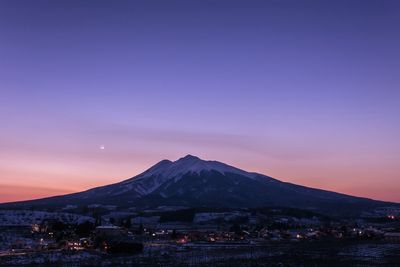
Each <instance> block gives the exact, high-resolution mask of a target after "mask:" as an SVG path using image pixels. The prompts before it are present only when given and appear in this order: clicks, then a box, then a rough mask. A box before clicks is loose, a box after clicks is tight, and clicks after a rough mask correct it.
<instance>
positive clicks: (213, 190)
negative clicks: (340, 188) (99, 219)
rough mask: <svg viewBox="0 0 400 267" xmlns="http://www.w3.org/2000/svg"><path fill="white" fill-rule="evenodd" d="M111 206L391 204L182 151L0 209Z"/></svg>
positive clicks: (357, 207) (343, 210)
mask: <svg viewBox="0 0 400 267" xmlns="http://www.w3.org/2000/svg"><path fill="white" fill-rule="evenodd" d="M92 204H99V205H115V206H117V207H119V208H129V207H136V208H139V209H149V208H154V207H158V206H186V207H224V208H253V207H275V206H277V207H291V208H301V209H309V210H313V211H318V212H322V213H329V214H360V213H361V212H363V211H371V210H373V209H375V208H378V207H386V206H393V205H395V206H398V204H395V203H388V202H382V201H376V200H372V199H367V198H360V197H354V196H349V195H344V194H340V193H335V192H330V191H325V190H320V189H314V188H309V187H305V186H300V185H295V184H291V183H286V182H282V181H279V180H277V179H274V178H271V177H268V176H265V175H262V174H258V173H251V172H246V171H244V170H241V169H238V168H235V167H232V166H229V165H227V164H224V163H221V162H218V161H205V160H202V159H200V158H198V157H195V156H191V155H187V156H185V157H183V158H180V159H178V160H176V161H170V160H162V161H160V162H159V163H157V164H156V165H154V166H153V167H151V168H150V169H148V170H147V171H145V172H143V173H141V174H139V175H137V176H136V177H133V178H130V179H128V180H125V181H122V182H119V183H115V184H111V185H107V186H102V187H97V188H93V189H90V190H87V191H84V192H80V193H74V194H69V195H64V196H57V197H51V198H44V199H38V200H31V201H23V202H15V203H5V204H2V205H0V207H1V208H32V207H35V208H44V207H52V208H57V207H58V208H62V207H65V206H68V205H79V206H83V205H92Z"/></svg>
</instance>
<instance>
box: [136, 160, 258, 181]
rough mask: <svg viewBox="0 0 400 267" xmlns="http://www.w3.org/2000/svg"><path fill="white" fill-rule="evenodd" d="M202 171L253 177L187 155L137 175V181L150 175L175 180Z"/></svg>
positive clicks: (222, 165)
mask: <svg viewBox="0 0 400 267" xmlns="http://www.w3.org/2000/svg"><path fill="white" fill-rule="evenodd" d="M202 171H217V172H220V173H222V174H224V173H237V174H241V175H245V176H248V177H253V176H254V174H252V173H248V172H245V171H243V170H240V169H238V168H235V167H232V166H229V165H227V164H224V163H221V162H218V161H210V160H202V159H200V158H199V157H196V156H192V155H187V156H185V157H182V158H180V159H178V160H176V161H170V160H163V161H160V162H159V163H157V164H156V165H154V166H153V167H151V168H150V169H148V170H147V171H145V172H144V173H142V174H141V175H139V176H140V177H138V178H137V179H140V178H142V177H143V178H144V177H147V176H152V175H162V176H164V177H167V178H176V177H177V176H181V175H183V174H186V173H196V174H200V173H201V172H202Z"/></svg>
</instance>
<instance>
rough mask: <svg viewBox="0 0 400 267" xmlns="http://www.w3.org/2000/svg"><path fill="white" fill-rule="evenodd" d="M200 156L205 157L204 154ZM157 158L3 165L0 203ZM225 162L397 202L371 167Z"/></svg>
mask: <svg viewBox="0 0 400 267" xmlns="http://www.w3.org/2000/svg"><path fill="white" fill-rule="evenodd" d="M178 157H179V156H178ZM178 157H175V158H174V157H169V159H171V160H175V159H177V158H178ZM165 158H168V157H165ZM202 158H203V159H206V158H207V157H202ZM161 159H163V158H158V159H154V160H152V159H151V157H149V158H146V157H143V158H141V159H138V160H136V161H135V162H136V163H135V164H130V161H126V162H123V161H122V160H119V161H118V160H114V161H112V162H111V163H110V164H108V165H107V164H104V165H102V164H100V163H96V162H92V163H91V164H87V165H86V166H85V165H82V164H79V163H78V162H73V163H72V162H71V163H69V164H71V165H70V166H74V165H76V167H75V168H72V167H69V165H62V164H61V165H60V164H59V165H52V167H50V166H49V167H48V168H46V167H45V166H42V165H40V164H35V161H32V165H30V166H27V165H25V167H24V168H23V169H21V168H20V169H18V170H17V169H12V168H8V169H6V168H3V169H2V170H1V171H0V176H1V177H8V179H7V182H6V183H5V182H3V184H2V185H0V202H13V201H21V200H30V199H36V198H43V197H49V196H55V195H62V194H68V193H74V192H80V191H84V190H87V189H90V188H93V187H97V186H103V185H107V184H111V183H116V182H120V181H122V180H125V179H128V178H130V177H132V176H135V175H137V174H139V173H141V172H143V171H145V170H146V169H147V168H150V167H151V166H152V165H153V164H155V163H157V162H158V161H159V160H161ZM212 159H213V158H212ZM221 161H224V160H221ZM270 162H274V161H270ZM226 163H228V164H230V165H233V166H236V167H238V168H241V169H244V170H247V171H253V172H258V173H262V174H265V175H268V176H271V177H274V178H276V179H279V180H282V181H285V182H291V183H295V184H300V185H304V186H308V187H314V188H319V189H324V190H330V191H335V192H339V193H344V194H349V195H355V196H360V197H368V198H373V199H378V200H386V201H393V202H400V198H399V196H398V190H397V188H396V187H392V188H391V187H389V186H387V185H385V184H382V183H381V180H380V179H377V177H376V175H377V174H378V173H379V168H377V169H376V170H375V171H373V169H372V168H370V169H369V170H368V171H367V170H359V169H358V170H354V169H352V168H350V167H349V166H347V167H346V166H343V165H342V167H341V168H340V169H339V168H330V167H329V166H328V165H325V164H323V163H320V164H319V165H314V167H313V169H312V167H311V166H307V164H304V163H303V164H299V163H296V164H295V163H292V166H291V168H287V167H286V165H285V162H282V161H275V162H274V164H270V166H265V165H264V164H263V163H262V162H261V161H257V160H256V159H254V158H253V159H252V158H246V160H244V161H243V160H238V159H235V158H233V159H231V160H227V161H226ZM336 163H337V162H336ZM337 164H339V163H337ZM311 165H312V164H311ZM3 167H4V166H3ZM370 167H371V166H370ZM93 170H95V171H93ZM380 174H381V173H380ZM385 175H386V179H389V178H390V177H392V179H395V174H394V173H390V172H387V173H386V174H385ZM21 177H24V179H20V178H21ZM90 177H91V178H90ZM360 177H362V179H361V178H360ZM362 180H364V181H369V183H361V182H360V181H362Z"/></svg>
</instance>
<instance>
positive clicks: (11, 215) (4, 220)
mask: <svg viewBox="0 0 400 267" xmlns="http://www.w3.org/2000/svg"><path fill="white" fill-rule="evenodd" d="M52 219H57V220H59V221H62V222H64V223H66V224H79V223H82V222H85V221H90V222H94V219H93V218H92V217H88V216H82V215H78V214H73V213H66V212H46V211H31V210H0V226H4V225H32V224H39V223H41V222H43V221H44V220H52Z"/></svg>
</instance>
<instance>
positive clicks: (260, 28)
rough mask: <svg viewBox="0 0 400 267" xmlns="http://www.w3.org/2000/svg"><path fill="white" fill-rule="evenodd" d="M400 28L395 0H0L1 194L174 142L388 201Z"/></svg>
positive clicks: (123, 167) (46, 189) (81, 180)
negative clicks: (102, 146)
mask: <svg viewBox="0 0 400 267" xmlns="http://www.w3.org/2000/svg"><path fill="white" fill-rule="evenodd" d="M399 29H400V1H397V0H392V1H390V0H379V1H378V0H375V1H368V0H359V1H352V0H346V1H322V0H321V1H306V0H304V1H302V0H293V1H286V0H270V1H244V0H243V1H232V0H231V1H222V0H219V1H211V0H204V1H94V0H93V1H71V0H69V1H28V0H27V1H22V0H16V1H11V0H2V1H0V121H1V127H0V202H1V201H10V200H17V199H26V198H31V197H38V196H47V195H53V194H59V193H67V192H73V191H79V190H83V189H86V188H89V187H92V186H97V185H102V184H107V183H111V182H116V181H119V180H122V179H124V178H128V177H131V176H134V175H136V174H138V173H139V172H141V171H143V170H145V169H146V168H147V167H149V166H150V165H152V164H154V163H156V162H158V161H159V160H162V159H164V158H169V159H171V160H174V159H177V158H179V157H182V156H184V155H186V154H193V155H197V156H200V157H202V158H205V159H216V160H219V161H223V162H226V163H228V164H232V165H235V166H237V167H240V168H243V169H246V170H249V171H257V172H261V173H264V174H267V175H271V176H274V177H276V178H278V179H281V180H284V181H290V182H294V183H299V184H304V185H308V186H314V187H319V188H325V189H330V190H336V191H340V192H344V193H349V194H355V195H361V196H367V197H373V198H379V199H385V200H392V201H400V197H399V194H398V192H399V191H400V164H399V162H400V142H399V136H400V123H399V122H400V119H399V117H400V103H399V102H400V52H399V51H400V49H399V47H400V30H399ZM101 145H104V146H105V149H104V150H102V149H100V146H101Z"/></svg>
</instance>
